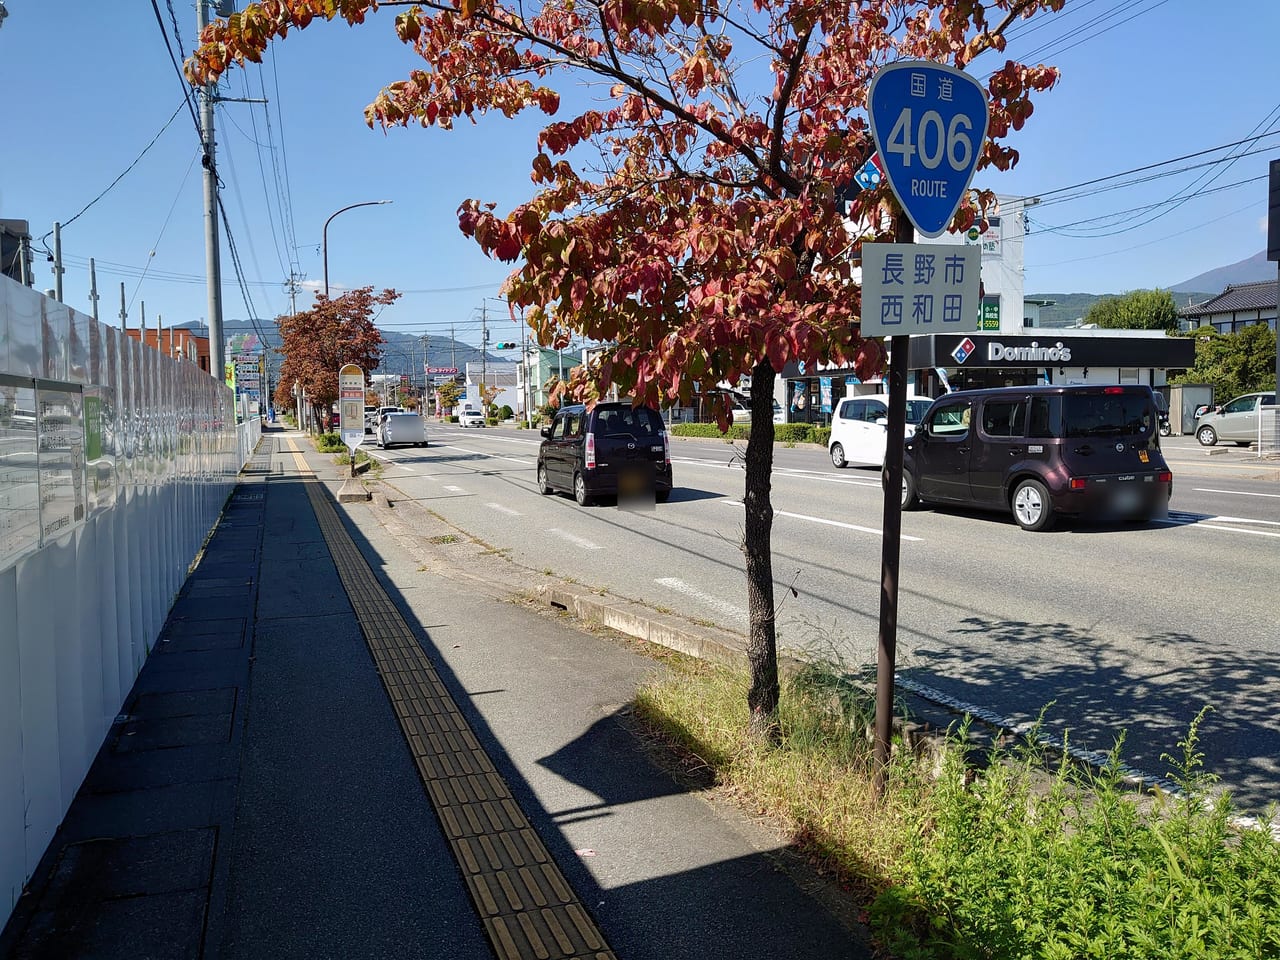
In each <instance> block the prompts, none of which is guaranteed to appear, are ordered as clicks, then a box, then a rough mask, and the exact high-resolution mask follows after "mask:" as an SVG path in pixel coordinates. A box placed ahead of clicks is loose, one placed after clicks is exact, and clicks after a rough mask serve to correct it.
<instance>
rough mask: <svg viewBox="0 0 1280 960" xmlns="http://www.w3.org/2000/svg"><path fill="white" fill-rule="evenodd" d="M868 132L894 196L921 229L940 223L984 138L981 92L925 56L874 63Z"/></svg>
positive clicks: (929, 232) (939, 229)
mask: <svg viewBox="0 0 1280 960" xmlns="http://www.w3.org/2000/svg"><path fill="white" fill-rule="evenodd" d="M868 102H869V114H870V119H871V135H872V137H873V139H874V140H875V145H876V150H877V151H878V152H879V157H880V165H881V166H882V167H883V168H884V174H885V176H886V177H888V179H889V186H890V187H892V188H893V193H894V196H896V197H897V198H898V202H899V203H900V204H901V205H902V209H903V210H904V211H906V214H907V217H908V218H909V219H910V220H911V222H912V223H913V224H914V225H915V228H916V229H917V230H918V231H920V233H921V234H923V235H924V236H926V237H937V236H939V235H941V234H942V233H943V231H945V230H946V229H947V226H948V225H949V224H950V223H951V220H952V218H953V217H954V216H955V215H956V210H957V209H959V207H960V201H961V200H962V199H963V198H964V194H965V191H966V190H968V189H969V182H970V181H971V180H972V179H973V171H974V169H975V168H976V167H977V165H978V156H979V155H980V154H981V153H982V145H983V143H984V142H985V141H986V138H987V118H988V110H987V97H986V93H985V92H984V91H983V89H982V87H981V85H979V83H978V81H976V80H975V79H974V78H973V77H971V76H969V75H968V74H967V73H965V72H963V71H962V70H957V69H956V68H955V67H949V66H946V65H945V64H941V63H932V62H930V61H927V60H904V61H901V62H899V63H891V64H888V65H886V66H884V67H881V68H880V70H879V72H877V73H876V75H875V78H874V79H873V80H872V81H871V90H870V94H869V97H868Z"/></svg>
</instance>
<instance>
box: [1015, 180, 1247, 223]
mask: <svg viewBox="0 0 1280 960" xmlns="http://www.w3.org/2000/svg"><path fill="white" fill-rule="evenodd" d="M1267 177H1268V174H1265V173H1264V174H1263V175H1262V176H1260V177H1250V178H1249V179H1248V180H1237V181H1235V182H1234V183H1225V184H1223V185H1222V186H1219V187H1214V188H1213V189H1212V190H1201V191H1198V192H1197V193H1196V194H1194V195H1193V196H1192V197H1168V198H1166V199H1164V200H1157V201H1156V202H1155V203H1148V204H1144V205H1143V206H1140V207H1132V208H1130V209H1128V210H1118V211H1116V212H1115V213H1108V214H1104V215H1103V216H1100V217H1090V218H1089V219H1087V220H1076V221H1074V222H1073V223H1063V224H1056V225H1055V224H1048V223H1044V222H1042V221H1039V220H1031V218H1030V217H1028V220H1029V221H1030V222H1031V223H1033V224H1034V225H1035V227H1036V229H1037V231H1039V232H1043V233H1057V234H1061V235H1063V236H1074V237H1077V238H1079V239H1091V238H1094V237H1097V236H1111V235H1112V234H1110V233H1103V234H1095V233H1077V234H1069V233H1066V231H1068V230H1072V229H1075V228H1078V227H1082V226H1084V225H1085V224H1090V223H1101V222H1102V221H1111V220H1115V218H1116V217H1123V216H1129V215H1131V214H1141V213H1150V212H1151V211H1152V210H1158V209H1159V208H1161V207H1163V206H1166V205H1168V204H1171V203H1177V204H1181V203H1183V202H1185V201H1187V200H1190V199H1193V197H1207V196H1209V195H1211V194H1214V193H1222V192H1223V191H1225V190H1234V189H1235V188H1236V187H1242V186H1246V185H1247V184H1251V183H1257V182H1259V181H1260V180H1266V179H1267ZM1100 229H1105V228H1100Z"/></svg>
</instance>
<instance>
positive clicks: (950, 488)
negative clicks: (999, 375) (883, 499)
mask: <svg viewBox="0 0 1280 960" xmlns="http://www.w3.org/2000/svg"><path fill="white" fill-rule="evenodd" d="M1157 423H1158V417H1157V410H1156V404H1155V399H1154V396H1153V394H1152V391H1151V388H1150V387H1145V386H1043V387H1000V388H995V389H990V390H968V391H962V392H959V393H951V394H948V395H947V396H945V397H941V398H939V399H937V400H935V401H934V402H933V405H932V406H930V407H929V410H928V411H927V412H926V413H925V415H924V418H923V420H922V421H921V423H920V425H919V427H917V428H916V431H915V435H914V436H913V437H912V438H911V440H909V441H908V442H907V445H906V451H905V458H904V459H905V462H904V464H903V476H902V505H903V508H904V509H906V508H910V507H912V506H914V505H916V504H917V503H937V504H947V503H950V504H960V505H964V506H970V507H979V508H983V509H989V510H997V511H1000V512H1004V511H1010V512H1012V513H1013V516H1014V519H1015V520H1017V522H1018V525H1019V526H1021V527H1022V528H1023V529H1024V530H1046V529H1048V528H1049V527H1050V526H1051V525H1052V524H1053V522H1054V520H1055V518H1056V517H1057V516H1059V515H1061V514H1070V515H1076V516H1084V517H1098V516H1102V517H1120V518H1124V519H1130V520H1136V521H1139V522H1146V521H1147V520H1149V519H1150V518H1152V517H1153V516H1156V515H1157V514H1158V513H1160V512H1163V511H1164V510H1166V509H1167V508H1168V504H1169V497H1170V495H1171V494H1172V493H1173V474H1172V472H1171V471H1170V470H1169V467H1168V465H1167V464H1166V463H1165V460H1164V456H1163V454H1162V453H1161V452H1160V437H1159V434H1158V432H1157V430H1158V426H1157Z"/></svg>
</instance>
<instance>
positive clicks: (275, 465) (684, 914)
mask: <svg viewBox="0 0 1280 960" xmlns="http://www.w3.org/2000/svg"><path fill="white" fill-rule="evenodd" d="M295 448H296V450H297V451H298V453H296V454H295V453H293V452H292V451H293V450H294V449H295ZM304 451H305V452H304ZM312 474H314V477H315V479H313V478H312V476H311V475H312ZM340 482H341V476H340V475H339V470H338V469H337V468H334V467H333V466H332V465H331V463H330V458H329V457H327V456H319V455H316V454H315V453H314V452H312V451H311V448H310V444H309V443H307V442H306V441H305V440H304V439H303V438H302V437H301V436H294V435H289V434H285V433H283V432H281V431H278V430H271V431H269V432H267V434H266V435H265V437H264V439H263V442H262V445H261V446H260V447H259V451H258V454H257V455H256V456H255V458H254V459H253V460H252V461H251V463H250V464H249V466H248V468H247V469H246V471H245V473H244V474H243V476H242V478H241V483H240V485H239V486H238V487H237V489H236V491H235V494H234V495H233V497H232V499H231V501H230V502H229V504H228V507H227V510H226V512H225V513H224V516H223V519H222V521H221V522H220V524H219V526H218V528H217V531H216V532H215V534H214V536H213V537H212V539H211V540H210V542H209V543H208V545H207V549H206V552H205V554H204V556H203V558H202V559H201V562H200V563H199V565H198V567H197V568H196V570H195V572H194V573H193V574H192V576H191V577H190V578H189V579H188V581H187V583H186V584H185V585H184V587H183V589H182V592H181V594H180V596H179V597H178V599H177V601H176V603H175V605H174V608H173V610H172V612H171V614H170V617H169V620H168V622H167V623H166V625H165V628H164V632H163V634H162V636H161V638H160V640H159V643H158V644H157V647H156V649H155V650H154V651H153V653H152V655H151V656H150V658H149V659H148V661H147V664H146V666H145V668H144V669H143V672H142V674H141V675H140V676H139V678H138V681H137V683H136V684H135V686H134V688H133V690H132V692H131V693H130V696H129V698H128V700H127V701H126V703H125V705H124V707H123V708H122V712H121V716H120V717H119V718H118V719H117V722H116V723H115V724H114V725H113V727H112V729H111V732H110V734H109V736H108V738H107V740H106V742H105V743H104V744H103V746H102V749H101V751H100V752H99V755H98V757H97V759H96V761H95V763H94V765H93V768H92V770H91V771H90V773H89V776H88V778H87V779H86V781H85V783H84V785H83V786H82V787H81V790H80V792H79V794H78V795H77V797H76V800H75V802H74V803H73V805H72V807H71V809H70V811H69V813H68V815H67V817H66V819H65V821H64V822H63V824H62V826H61V827H60V828H59V831H58V833H57V836H56V837H55V839H54V841H53V843H52V844H51V846H50V849H49V851H48V853H47V854H46V855H45V857H44V860H43V861H42V863H41V865H40V868H39V869H38V871H37V873H36V875H35V876H34V877H33V878H32V882H31V884H30V888H29V891H28V893H27V894H26V895H25V896H24V897H23V898H22V900H20V901H19V903H18V905H17V907H16V909H15V911H14V914H13V916H12V918H11V919H10V922H9V923H8V925H7V926H6V927H5V929H4V931H3V932H2V933H0V957H12V958H15V960H19V958H20V960H27V958H37V957H39V958H45V957H48V958H54V957H57V958H65V957H95V958H97V957H102V958H117V957H118V958H125V957H128V958H143V957H155V958H168V957H197V958H199V957H208V958H241V957H244V958H250V957H253V958H258V957H342V958H356V957H370V958H374V957H450V958H455V957H457V958H471V957H475V958H487V957H495V956H496V957H500V958H504V960H506V958H511V960H517V958H518V960H524V958H533V957H543V958H554V957H591V958H596V960H603V958H607V957H613V956H616V957H619V958H624V960H631V958H637V960H638V958H654V960H658V958H683V957H687V958H695V957H697V958H702V957H734V958H753V957H761V958H764V957H769V958H779V960H783V958H792V957H794V958H797V960H798V958H826V957H866V956H869V953H868V952H867V951H866V949H865V946H864V945H863V944H862V943H861V942H860V940H859V938H858V935H857V934H856V933H853V932H850V930H849V929H846V927H844V926H842V925H841V924H840V923H839V922H837V921H836V919H835V918H834V917H833V916H832V915H831V914H830V913H828V912H827V911H826V910H824V909H823V907H822V906H820V905H819V903H818V902H817V900H815V899H814V898H812V897H810V896H809V895H808V894H807V893H805V892H803V891H802V890H801V889H800V888H799V887H798V886H797V883H796V882H795V880H794V879H793V877H792V876H791V875H790V874H789V873H787V872H785V871H784V870H783V869H782V866H783V865H786V864H787V863H788V861H789V860H791V859H793V858H791V857H789V856H788V852H787V850H786V848H785V844H784V843H783V842H782V841H780V840H778V839H777V838H775V837H773V836H771V835H770V834H769V833H768V832H767V831H766V830H765V829H764V828H761V827H759V826H757V825H754V824H751V823H748V822H745V821H743V820H742V818H741V817H738V816H735V815H732V814H728V813H726V811H724V810H722V809H719V808H717V807H716V806H714V805H713V804H712V803H709V802H708V801H707V800H705V799H703V798H702V797H701V796H699V795H697V794H696V793H692V792H690V791H689V790H688V789H686V788H685V787H682V786H681V785H680V784H679V783H678V782H677V781H676V780H674V779H673V778H672V777H671V776H670V775H669V774H667V773H666V772H664V771H662V770H661V769H659V768H658V767H657V766H655V764H654V763H653V762H652V761H651V759H650V758H649V756H648V754H647V753H646V752H645V748H644V745H643V743H642V742H641V741H640V740H639V739H638V738H637V737H635V736H634V735H633V733H632V727H631V722H630V720H629V717H628V715H627V712H626V709H625V706H626V704H627V703H628V702H629V700H630V698H631V695H632V692H633V690H634V689H635V686H636V684H637V683H638V682H639V681H640V680H641V679H642V678H643V677H644V676H645V675H646V674H648V673H649V672H651V671H653V670H659V669H661V666H660V665H659V664H658V663H656V662H655V661H654V660H651V659H649V658H647V657H644V656H642V655H640V654H637V653H635V652H632V651H631V650H629V649H628V647H627V645H625V644H623V643H620V642H618V641H616V640H613V639H608V638H605V637H599V636H593V635H592V634H590V633H587V632H585V631H583V630H580V629H579V628H578V627H577V626H575V625H574V624H573V623H572V622H569V621H567V620H564V619H557V618H555V617H552V616H550V615H548V614H546V613H545V612H540V611H538V610H536V609H533V608H532V607H530V606H529V605H526V604H522V603H519V602H512V599H513V595H512V593H511V585H510V584H502V583H494V578H493V577H491V576H485V577H472V576H468V575H466V574H465V573H464V572H460V571H459V569H458V568H459V565H460V564H462V563H463V562H464V560H463V557H464V556H465V555H466V554H465V551H460V552H459V554H456V555H454V557H456V559H454V558H450V559H448V560H445V561H442V560H441V559H440V557H441V556H442V555H443V556H446V557H448V556H449V555H448V554H447V548H445V547H440V548H438V549H422V550H419V549H418V548H417V547H416V546H415V544H429V541H430V539H431V537H430V536H429V535H430V534H431V533H435V532H436V531H434V530H432V529H427V520H426V519H425V518H426V514H425V513H421V514H415V513H412V512H411V511H406V510H405V509H404V508H402V507H397V508H395V510H391V509H388V507H387V505H386V503H385V501H384V502H383V503H382V504H381V505H379V504H378V503H376V502H375V503H371V504H359V503H357V504H347V505H343V506H341V507H339V506H338V505H337V503H336V498H335V496H334V493H335V491H336V489H337V487H338V485H339V484H340ZM441 526H442V525H441ZM434 539H436V540H437V541H438V542H442V543H446V544H447V542H448V540H449V538H448V536H447V535H443V536H437V537H435V538H434ZM492 559H493V558H490V560H492Z"/></svg>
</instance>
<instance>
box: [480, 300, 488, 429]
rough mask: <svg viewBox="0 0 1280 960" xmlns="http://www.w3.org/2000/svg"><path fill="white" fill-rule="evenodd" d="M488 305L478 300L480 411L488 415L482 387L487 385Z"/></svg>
mask: <svg viewBox="0 0 1280 960" xmlns="http://www.w3.org/2000/svg"><path fill="white" fill-rule="evenodd" d="M488 307H489V305H488V304H487V303H485V302H484V301H483V300H481V301H480V412H481V413H483V414H484V415H485V417H488V416H489V411H488V410H486V409H485V402H484V389H485V387H487V386H488V385H489V382H488V379H487V378H488V367H487V366H486V361H487V360H488V359H489V313H488Z"/></svg>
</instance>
